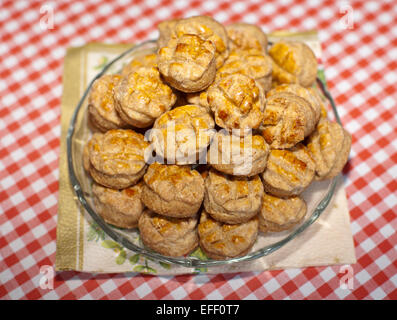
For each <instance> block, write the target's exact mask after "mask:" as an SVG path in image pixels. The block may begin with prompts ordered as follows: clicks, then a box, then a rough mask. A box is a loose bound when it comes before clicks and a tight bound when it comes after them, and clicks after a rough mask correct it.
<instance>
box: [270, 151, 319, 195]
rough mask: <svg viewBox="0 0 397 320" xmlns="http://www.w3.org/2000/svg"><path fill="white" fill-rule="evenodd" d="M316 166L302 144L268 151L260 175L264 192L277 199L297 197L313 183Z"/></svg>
mask: <svg viewBox="0 0 397 320" xmlns="http://www.w3.org/2000/svg"><path fill="white" fill-rule="evenodd" d="M315 169H316V165H315V163H314V160H313V159H312V158H311V156H310V154H309V151H308V150H307V148H306V147H305V146H304V145H303V144H301V143H300V144H298V145H296V146H295V147H294V148H292V149H290V150H278V149H274V150H271V151H270V154H269V158H268V160H267V166H266V169H265V171H264V172H263V174H262V179H263V186H264V188H265V192H267V193H270V194H272V195H275V196H278V197H289V196H296V195H299V194H301V193H302V192H303V190H305V188H306V187H307V186H308V185H309V184H310V183H311V182H312V181H313V178H314V174H315Z"/></svg>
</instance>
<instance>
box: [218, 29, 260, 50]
mask: <svg viewBox="0 0 397 320" xmlns="http://www.w3.org/2000/svg"><path fill="white" fill-rule="evenodd" d="M226 32H227V35H228V37H229V48H230V51H232V50H247V49H256V50H260V51H263V52H266V51H267V36H266V34H265V33H264V32H263V31H262V29H261V28H259V27H258V26H256V25H253V24H249V23H243V22H239V23H232V24H229V25H228V26H226Z"/></svg>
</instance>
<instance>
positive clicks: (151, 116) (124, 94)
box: [114, 67, 176, 128]
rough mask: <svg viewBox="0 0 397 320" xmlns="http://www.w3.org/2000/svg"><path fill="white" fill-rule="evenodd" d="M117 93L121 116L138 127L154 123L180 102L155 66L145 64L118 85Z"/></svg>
mask: <svg viewBox="0 0 397 320" xmlns="http://www.w3.org/2000/svg"><path fill="white" fill-rule="evenodd" d="M114 96H115V99H116V101H117V103H116V110H117V112H118V113H119V115H120V117H121V118H122V119H123V120H124V121H126V122H127V123H129V124H130V125H132V126H135V127H137V128H146V127H149V126H150V125H152V124H153V122H154V120H155V119H156V118H158V117H159V116H160V115H161V114H163V113H164V112H166V111H168V110H170V109H171V107H172V106H173V105H174V104H175V101H176V95H175V94H174V92H173V91H172V89H171V88H170V87H169V86H168V85H166V84H165V83H164V82H163V81H162V79H161V77H160V73H159V71H158V69H157V68H155V67H147V68H145V67H142V68H139V69H137V70H136V71H135V72H131V73H129V74H128V75H127V76H126V77H124V78H123V80H122V81H121V82H120V83H119V85H118V86H117V87H116V88H115V94H114Z"/></svg>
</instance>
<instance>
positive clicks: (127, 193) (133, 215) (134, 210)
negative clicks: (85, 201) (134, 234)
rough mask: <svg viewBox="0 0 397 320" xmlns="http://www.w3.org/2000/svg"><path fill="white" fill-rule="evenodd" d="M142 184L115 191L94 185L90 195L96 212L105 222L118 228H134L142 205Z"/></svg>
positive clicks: (142, 207)
mask: <svg viewBox="0 0 397 320" xmlns="http://www.w3.org/2000/svg"><path fill="white" fill-rule="evenodd" d="M142 188H143V183H138V184H136V185H134V186H132V187H130V188H126V189H123V190H115V189H111V188H106V187H103V186H101V185H99V184H96V183H94V184H93V186H92V194H93V199H94V204H95V209H96V212H97V213H98V214H99V215H100V216H101V217H102V218H103V219H104V220H105V221H106V222H107V223H110V224H112V225H115V226H116V227H120V228H127V229H130V228H135V227H137V226H138V220H139V217H140V216H141V214H142V211H143V209H144V205H143V203H142V201H141V193H142Z"/></svg>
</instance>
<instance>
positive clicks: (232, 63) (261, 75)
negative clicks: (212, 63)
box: [218, 49, 272, 92]
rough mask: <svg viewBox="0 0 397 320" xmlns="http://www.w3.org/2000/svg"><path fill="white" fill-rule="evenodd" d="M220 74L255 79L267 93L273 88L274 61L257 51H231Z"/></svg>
mask: <svg viewBox="0 0 397 320" xmlns="http://www.w3.org/2000/svg"><path fill="white" fill-rule="evenodd" d="M218 72H220V73H230V74H232V73H241V74H244V75H246V76H249V77H251V78H253V79H255V80H256V81H257V82H258V83H259V84H260V85H261V86H262V88H263V90H264V91H265V92H267V91H269V90H270V89H271V87H272V59H271V58H270V57H269V56H268V55H267V54H266V53H265V52H263V51H260V50H257V49H245V50H234V51H231V52H230V54H229V57H228V58H227V60H226V61H225V63H224V64H223V66H222V67H221V68H220V69H219V70H218Z"/></svg>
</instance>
